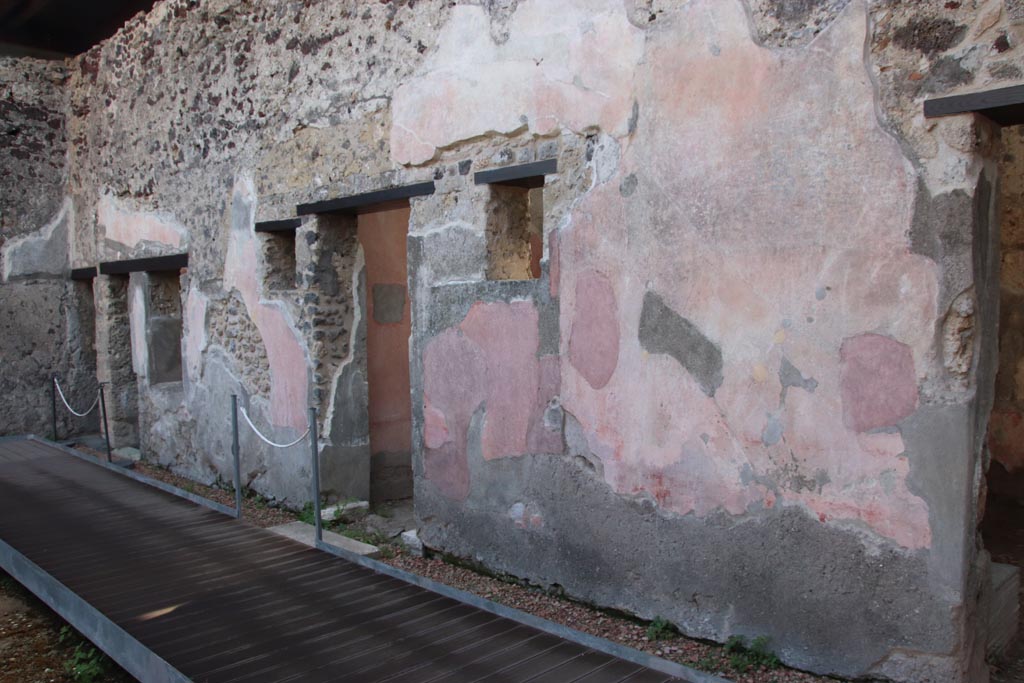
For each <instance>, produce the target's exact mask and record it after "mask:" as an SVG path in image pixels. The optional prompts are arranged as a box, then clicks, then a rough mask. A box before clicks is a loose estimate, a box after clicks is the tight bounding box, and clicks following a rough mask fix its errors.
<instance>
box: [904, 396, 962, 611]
mask: <svg viewBox="0 0 1024 683" xmlns="http://www.w3.org/2000/svg"><path fill="white" fill-rule="evenodd" d="M973 412H974V408H973V406H972V405H970V404H967V405H925V406H921V407H920V408H918V410H917V411H916V412H915V413H914V414H913V415H911V416H910V417H908V418H907V419H906V420H904V421H903V422H902V423H901V424H900V433H901V434H902V436H903V441H904V443H905V444H906V456H907V458H908V459H909V462H910V474H909V475H908V476H907V486H908V488H909V489H910V490H911V491H912V492H913V493H914V494H916V495H918V496H920V497H921V498H922V499H923V500H924V501H925V503H927V504H928V523H929V526H930V527H931V534H932V541H931V554H930V556H929V558H928V567H929V569H928V572H927V574H926V576H927V583H928V584H929V585H930V586H931V587H932V589H933V590H935V591H942V592H947V593H949V594H958V593H960V592H961V591H962V590H963V589H964V585H965V581H966V577H965V574H964V573H965V571H966V569H967V556H968V553H969V552H970V545H971V544H972V543H973V541H971V540H969V538H970V539H973V537H974V525H973V524H971V519H972V516H973V512H972V505H973V502H969V500H968V496H969V492H970V491H971V490H972V486H971V481H972V479H973V476H974V461H975V457H974V455H973V453H972V445H973V444H972V434H971V430H970V429H969V425H970V422H971V421H970V417H971V415H972V414H973Z"/></svg>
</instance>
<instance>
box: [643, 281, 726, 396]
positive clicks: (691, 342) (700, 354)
mask: <svg viewBox="0 0 1024 683" xmlns="http://www.w3.org/2000/svg"><path fill="white" fill-rule="evenodd" d="M639 337H640V345H641V346H642V347H643V348H644V350H645V351H647V352H648V353H664V354H668V355H669V356H672V357H673V358H675V359H676V360H677V361H678V362H679V364H680V365H682V366H683V367H684V368H685V369H686V371H687V372H689V373H690V374H691V375H692V376H693V378H694V379H696V380H697V382H698V383H699V384H700V387H701V390H702V391H703V392H704V393H705V394H707V395H708V396H714V395H715V391H716V390H717V389H718V387H720V386H721V385H722V380H723V375H722V351H721V349H719V348H718V346H716V345H715V343H714V342H712V341H711V340H710V339H708V338H707V337H705V336H704V333H703V332H701V331H700V329H699V328H698V327H697V326H696V325H694V324H693V323H692V322H690V321H689V320H687V319H686V318H684V317H682V316H681V315H679V314H678V313H676V312H675V311H673V310H672V309H671V308H669V307H668V306H667V305H666V304H665V302H664V301H663V300H662V298H661V297H660V296H658V295H657V294H656V293H654V292H652V291H648V292H647V293H645V294H644V305H643V310H642V311H641V313H640V330H639Z"/></svg>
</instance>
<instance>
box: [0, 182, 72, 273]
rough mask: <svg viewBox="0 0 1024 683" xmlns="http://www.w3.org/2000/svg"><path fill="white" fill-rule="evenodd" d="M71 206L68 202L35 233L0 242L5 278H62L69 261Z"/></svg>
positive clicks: (0, 269) (2, 269) (1, 269)
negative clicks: (37, 276) (51, 276)
mask: <svg viewBox="0 0 1024 683" xmlns="http://www.w3.org/2000/svg"><path fill="white" fill-rule="evenodd" d="M71 207H72V203H71V201H70V200H66V201H65V202H64V204H63V205H62V206H61V208H60V211H59V212H58V214H57V215H56V216H54V217H53V219H51V220H50V222H49V223H47V224H46V225H45V226H43V227H42V228H40V229H39V230H38V231H36V232H31V233H27V234H24V235H18V236H17V237H14V238H11V239H9V240H7V241H6V242H0V244H2V245H3V246H2V247H0V257H2V261H3V263H2V268H0V271H2V274H3V279H4V280H10V279H11V278H16V277H28V276H33V275H60V274H61V273H63V272H64V269H65V268H66V267H67V262H68V231H69V229H70V228H69V225H70V223H71V221H72V217H71Z"/></svg>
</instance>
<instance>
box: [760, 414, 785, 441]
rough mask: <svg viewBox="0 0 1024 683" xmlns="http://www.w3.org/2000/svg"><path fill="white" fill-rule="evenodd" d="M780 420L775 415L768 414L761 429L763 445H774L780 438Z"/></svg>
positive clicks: (781, 429) (781, 428)
mask: <svg viewBox="0 0 1024 683" xmlns="http://www.w3.org/2000/svg"><path fill="white" fill-rule="evenodd" d="M782 431H783V426H782V422H781V421H779V418H778V417H776V416H775V415H768V420H767V421H766V422H765V424H764V429H762V430H761V443H762V444H764V445H765V446H774V445H775V444H777V443H778V442H779V441H781V440H782Z"/></svg>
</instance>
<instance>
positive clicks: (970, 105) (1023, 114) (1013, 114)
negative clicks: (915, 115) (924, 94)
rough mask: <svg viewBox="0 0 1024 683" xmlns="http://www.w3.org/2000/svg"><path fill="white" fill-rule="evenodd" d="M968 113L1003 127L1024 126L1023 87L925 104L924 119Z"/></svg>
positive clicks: (947, 98)
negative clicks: (984, 117)
mask: <svg viewBox="0 0 1024 683" xmlns="http://www.w3.org/2000/svg"><path fill="white" fill-rule="evenodd" d="M969 112H976V113H978V114H982V115H984V116H987V117H988V118H990V119H992V120H993V121H995V122H996V123H998V124H999V125H1001V126H1013V125H1017V124H1021V123H1024V85H1014V86H1010V87H1009V88H997V89H995V90H985V91H982V92H976V93H968V94H965V95H951V96H949V97H939V98H936V99H933V100H925V101H924V115H925V116H926V117H928V118H932V117H936V116H952V115H954V114H966V113H969Z"/></svg>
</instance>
